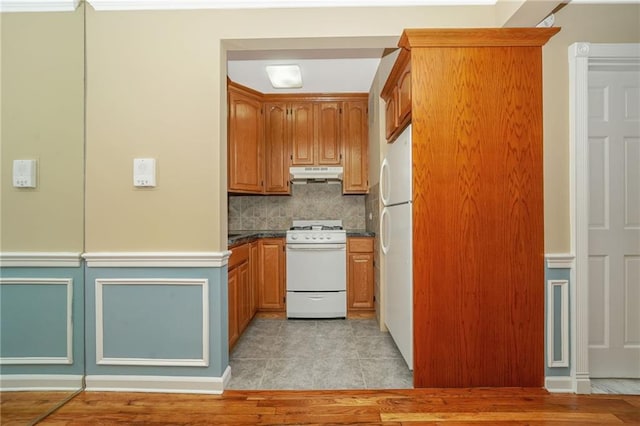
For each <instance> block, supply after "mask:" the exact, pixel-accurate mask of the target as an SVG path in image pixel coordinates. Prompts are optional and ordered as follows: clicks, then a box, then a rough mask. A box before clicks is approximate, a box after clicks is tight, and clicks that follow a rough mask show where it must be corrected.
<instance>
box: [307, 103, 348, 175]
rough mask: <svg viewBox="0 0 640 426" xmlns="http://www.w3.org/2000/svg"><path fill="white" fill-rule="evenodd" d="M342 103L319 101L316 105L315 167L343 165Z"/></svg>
mask: <svg viewBox="0 0 640 426" xmlns="http://www.w3.org/2000/svg"><path fill="white" fill-rule="evenodd" d="M341 110H342V102H335V101H334V102H331V101H319V102H316V103H315V105H314V119H315V135H316V137H315V140H316V146H315V150H316V160H315V161H314V165H318V166H339V165H340V164H342V150H341V140H342V138H341V134H340V130H341V123H340V113H341Z"/></svg>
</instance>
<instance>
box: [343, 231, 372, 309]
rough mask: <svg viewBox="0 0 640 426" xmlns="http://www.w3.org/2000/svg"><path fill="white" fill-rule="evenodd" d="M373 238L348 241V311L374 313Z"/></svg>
mask: <svg viewBox="0 0 640 426" xmlns="http://www.w3.org/2000/svg"><path fill="white" fill-rule="evenodd" d="M373 296H374V278H373V238H371V237H349V238H348V239H347V311H348V312H354V311H373V309H374V308H375V306H374V300H373Z"/></svg>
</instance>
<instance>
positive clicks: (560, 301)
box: [545, 262, 572, 377]
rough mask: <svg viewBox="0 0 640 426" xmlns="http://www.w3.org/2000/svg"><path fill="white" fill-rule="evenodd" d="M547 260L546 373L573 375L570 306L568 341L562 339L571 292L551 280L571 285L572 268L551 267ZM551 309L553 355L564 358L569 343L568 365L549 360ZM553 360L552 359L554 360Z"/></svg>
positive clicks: (568, 311) (549, 374)
mask: <svg viewBox="0 0 640 426" xmlns="http://www.w3.org/2000/svg"><path fill="white" fill-rule="evenodd" d="M546 263H547V262H545V300H546V303H545V375H546V376H547V377H558V376H564V377H568V376H570V375H571V346H570V342H571V322H570V321H571V319H570V318H571V311H570V308H569V309H567V310H566V311H565V314H566V318H564V320H565V321H567V323H566V327H568V334H567V341H566V342H563V341H562V328H563V324H562V320H561V319H562V318H563V305H565V306H569V307H570V303H569V302H570V300H568V298H569V294H570V292H569V291H568V290H569V289H568V288H567V289H566V291H563V290H565V289H563V286H562V285H551V286H550V282H556V283H559V282H563V281H564V282H566V283H568V286H571V284H572V283H571V269H569V268H549V267H548V265H547V264H546ZM550 291H551V292H553V295H552V296H553V297H549V296H550V294H549V292H550ZM565 298H566V300H565ZM550 300H551V301H552V302H551V303H552V305H550V304H549V301H550ZM549 310H553V324H551V327H552V329H553V348H551V349H552V356H553V360H560V359H562V358H563V356H562V355H563V349H565V348H564V345H567V347H566V352H565V353H566V356H567V361H568V365H567V366H566V367H564V366H563V367H550V366H549V364H550V360H549V357H550V356H549V348H548V344H549V326H550V324H548V321H549V317H550V316H549ZM553 360H551V361H553Z"/></svg>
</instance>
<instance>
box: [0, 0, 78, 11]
mask: <svg viewBox="0 0 640 426" xmlns="http://www.w3.org/2000/svg"><path fill="white" fill-rule="evenodd" d="M79 5H80V0H0V12H2V13H5V12H73V11H74V10H76V9H77V8H78V6H79Z"/></svg>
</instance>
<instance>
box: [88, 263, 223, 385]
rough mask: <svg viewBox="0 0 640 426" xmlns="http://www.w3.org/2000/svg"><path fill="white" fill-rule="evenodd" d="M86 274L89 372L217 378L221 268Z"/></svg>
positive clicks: (110, 270)
mask: <svg viewBox="0 0 640 426" xmlns="http://www.w3.org/2000/svg"><path fill="white" fill-rule="evenodd" d="M85 271H86V272H85V273H86V292H85V307H86V330H87V335H86V343H87V345H86V354H87V369H86V371H87V374H88V375H103V376H104V375H132V376H133V375H153V376H203V377H221V376H222V374H223V373H224V371H225V369H226V368H227V366H228V363H229V359H228V341H227V327H228V313H227V267H226V266H223V267H220V268H214V267H211V268H209V267H206V268H205V267H197V268H195V267H176V268H151V267H135V268H133V267H129V268H117V267H91V268H89V267H88V268H86V270H85Z"/></svg>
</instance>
